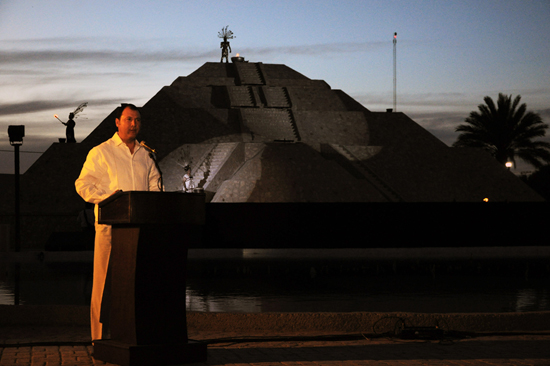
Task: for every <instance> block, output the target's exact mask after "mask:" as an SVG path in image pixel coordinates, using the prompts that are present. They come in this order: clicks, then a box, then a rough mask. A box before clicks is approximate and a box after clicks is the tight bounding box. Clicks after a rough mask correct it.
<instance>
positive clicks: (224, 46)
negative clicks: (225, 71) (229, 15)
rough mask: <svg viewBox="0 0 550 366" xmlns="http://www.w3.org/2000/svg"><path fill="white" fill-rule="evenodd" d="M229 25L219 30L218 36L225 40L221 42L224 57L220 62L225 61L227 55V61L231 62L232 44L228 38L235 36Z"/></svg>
mask: <svg viewBox="0 0 550 366" xmlns="http://www.w3.org/2000/svg"><path fill="white" fill-rule="evenodd" d="M227 27H229V26H228V25H226V26H225V28H222V30H221V31H220V32H218V37H219V38H223V42H220V48H221V49H222V58H221V59H220V62H223V58H224V57H225V62H226V63H228V62H229V54H230V53H231V46H230V45H229V42H228V41H227V40H228V39H233V38H235V37H234V36H233V32H231V31H230V30H229V29H227Z"/></svg>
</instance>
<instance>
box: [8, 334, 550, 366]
mask: <svg viewBox="0 0 550 366" xmlns="http://www.w3.org/2000/svg"><path fill="white" fill-rule="evenodd" d="M0 330H1V331H2V333H3V338H4V343H8V344H7V345H5V347H3V348H0V366H7V365H9V366H61V365H63V366H79V365H83V366H91V365H106V366H109V365H110V364H106V363H104V362H102V361H97V360H94V359H93V357H92V356H91V355H92V352H93V347H92V346H91V345H90V344H89V343H87V341H86V340H85V339H86V338H87V336H88V329H86V328H85V327H83V328H78V329H73V328H70V327H46V328H36V327H26V328H25V327H11V328H10V327H6V328H4V327H2V329H0ZM6 332H7V333H6ZM12 334H13V335H14V336H15V337H16V338H15V339H14V340H12V341H9V342H6V338H5V337H6V335H12ZM190 338H192V339H195V340H202V341H206V342H209V346H208V360H207V362H204V363H196V364H192V365H201V366H206V365H234V366H237V365H238V366H245V365H247V366H271V365H279V366H283V365H284V366H318V365H326V366H331V365H350V366H351V365H497V366H499V365H550V335H549V334H548V333H532V334H516V335H502V336H499V335H481V336H476V337H469V338H460V339H458V338H456V339H448V340H445V341H423V340H412V341H404V340H400V339H389V338H379V337H376V338H368V337H367V338H365V337H363V336H361V335H360V334H330V335H327V334H320V333H307V334H304V333H301V334H298V333H289V334H277V335H272V334H267V333H265V332H264V333H263V334H254V335H250V336H242V335H241V336H239V335H237V334H231V333H227V332H225V333H219V332H215V333H214V332H210V333H209V332H200V333H195V334H191V333H190ZM52 340H53V341H52ZM151 366H154V365H151Z"/></svg>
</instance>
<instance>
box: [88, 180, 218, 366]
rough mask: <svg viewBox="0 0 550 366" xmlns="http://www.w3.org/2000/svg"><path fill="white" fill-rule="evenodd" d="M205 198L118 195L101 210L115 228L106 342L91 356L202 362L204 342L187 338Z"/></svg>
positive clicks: (131, 365)
mask: <svg viewBox="0 0 550 366" xmlns="http://www.w3.org/2000/svg"><path fill="white" fill-rule="evenodd" d="M204 205H205V196H204V194H203V193H202V194H201V193H180V192H142V191H139V192H138V191H130V192H120V193H117V194H115V195H113V196H111V197H109V198H108V199H106V200H104V201H103V202H101V203H100V204H99V217H98V221H99V223H100V224H108V225H112V227H113V230H112V248H111V257H110V258H111V259H110V271H111V313H110V314H111V315H110V318H111V319H110V329H111V338H110V339H109V340H101V341H96V342H94V358H95V359H98V360H101V361H105V362H109V363H114V364H118V365H123V366H140V365H144V366H145V365H146V366H150V365H174V364H182V363H191V362H201V361H205V360H206V348H207V347H206V344H205V343H201V342H194V341H190V340H189V339H188V338H187V318H186V308H185V299H186V297H185V287H186V285H185V281H186V267H187V248H188V246H189V245H190V243H193V242H196V241H198V240H200V235H201V231H202V227H203V225H204V217H205V207H204Z"/></svg>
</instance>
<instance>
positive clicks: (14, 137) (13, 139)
mask: <svg viewBox="0 0 550 366" xmlns="http://www.w3.org/2000/svg"><path fill="white" fill-rule="evenodd" d="M8 135H9V137H10V145H11V146H13V148H14V156H15V192H14V193H15V194H14V196H15V251H16V252H19V251H20V250H21V218H20V208H19V146H21V145H23V137H24V136H25V126H9V127H8ZM19 271H20V268H19V263H16V264H15V288H14V291H13V292H14V295H15V298H14V300H13V303H14V305H19Z"/></svg>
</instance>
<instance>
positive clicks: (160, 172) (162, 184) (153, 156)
mask: <svg viewBox="0 0 550 366" xmlns="http://www.w3.org/2000/svg"><path fill="white" fill-rule="evenodd" d="M139 144H140V145H141V146H142V147H143V148H144V149H145V150H147V151H149V157H150V158H151V159H153V161H154V162H155V166H156V167H157V170H158V171H159V174H160V177H159V180H158V182H157V186H158V187H159V189H160V191H161V192H164V182H163V180H162V170H160V166H159V163H158V161H157V155H156V154H155V149H151V148H150V147H149V146H147V145H146V144H145V141H141V142H140V143H139ZM159 183H160V185H159Z"/></svg>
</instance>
